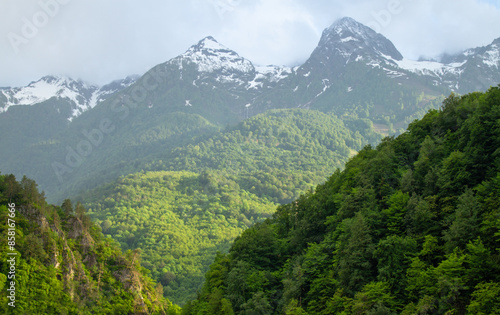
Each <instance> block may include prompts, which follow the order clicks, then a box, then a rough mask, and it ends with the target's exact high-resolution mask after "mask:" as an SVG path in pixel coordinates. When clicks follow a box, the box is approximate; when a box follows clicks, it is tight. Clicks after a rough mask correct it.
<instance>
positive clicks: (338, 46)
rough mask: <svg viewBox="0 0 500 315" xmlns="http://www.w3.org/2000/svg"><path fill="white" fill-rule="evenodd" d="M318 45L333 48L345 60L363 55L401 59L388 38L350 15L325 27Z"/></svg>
mask: <svg viewBox="0 0 500 315" xmlns="http://www.w3.org/2000/svg"><path fill="white" fill-rule="evenodd" d="M318 47H325V48H327V49H330V50H334V51H336V52H337V54H338V55H340V56H342V57H344V58H345V59H346V60H348V59H351V58H357V57H358V56H363V55H365V56H366V55H372V56H378V55H387V56H391V58H393V59H395V60H401V59H403V56H402V55H401V53H400V52H399V51H398V50H397V49H396V47H395V46H394V44H393V43H392V42H391V41H390V40H388V39H387V38H385V37H384V36H383V35H381V34H379V33H376V32H375V31H374V30H372V29H371V28H369V27H367V26H365V25H363V24H361V23H359V22H357V21H356V20H354V19H352V18H350V17H344V18H342V19H339V20H337V21H335V22H334V23H333V24H332V25H331V26H330V27H329V28H327V29H325V30H324V31H323V35H322V37H321V40H320V42H319V45H318Z"/></svg>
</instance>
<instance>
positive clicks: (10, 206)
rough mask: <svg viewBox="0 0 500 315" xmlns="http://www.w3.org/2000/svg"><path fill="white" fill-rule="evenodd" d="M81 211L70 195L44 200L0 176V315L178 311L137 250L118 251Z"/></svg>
mask: <svg viewBox="0 0 500 315" xmlns="http://www.w3.org/2000/svg"><path fill="white" fill-rule="evenodd" d="M85 212H86V211H85V208H84V207H83V206H82V205H81V204H80V203H78V204H76V205H75V206H73V205H72V203H71V201H70V200H65V201H64V203H63V204H62V205H61V206H60V207H59V206H53V205H49V204H47V203H46V201H45V196H44V194H43V193H39V192H38V189H37V184H36V183H35V182H34V181H33V180H30V179H28V178H26V177H24V178H23V179H22V180H21V181H20V182H18V181H16V179H15V177H14V176H13V175H0V234H1V235H2V239H1V241H0V242H1V247H2V251H1V252H0V312H1V313H2V314H179V313H180V307H178V306H177V305H172V303H171V302H170V301H169V300H167V299H165V298H164V297H163V286H162V285H161V284H159V283H158V284H156V283H155V282H154V281H153V280H152V279H151V278H150V276H149V272H148V271H147V269H145V268H144V267H141V265H140V252H139V251H137V250H136V251H131V250H129V251H126V252H122V251H121V249H120V246H119V244H117V243H116V241H114V240H113V239H111V238H109V237H104V235H103V234H102V233H101V230H100V228H99V226H98V225H96V224H94V223H92V221H91V219H90V217H89V216H87V215H86V213H85ZM12 292H14V294H13V293H12ZM11 297H15V298H11ZM9 303H10V304H9Z"/></svg>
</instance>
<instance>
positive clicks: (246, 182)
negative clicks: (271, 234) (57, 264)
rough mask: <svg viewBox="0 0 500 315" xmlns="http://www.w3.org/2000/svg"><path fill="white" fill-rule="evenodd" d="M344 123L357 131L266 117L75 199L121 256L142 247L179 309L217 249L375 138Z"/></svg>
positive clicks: (304, 116)
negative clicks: (117, 244)
mask: <svg viewBox="0 0 500 315" xmlns="http://www.w3.org/2000/svg"><path fill="white" fill-rule="evenodd" d="M347 123H350V124H353V125H356V126H357V128H358V129H359V130H360V131H361V133H360V132H356V133H353V132H351V131H350V130H349V129H348V128H347V127H346V126H345V124H344V123H343V122H342V121H340V120H339V119H338V118H337V117H335V116H334V115H329V114H324V113H321V112H318V111H312V110H311V111H308V110H302V109H294V110H274V111H270V112H267V113H265V114H261V115H257V116H255V117H252V118H250V119H248V120H246V121H243V122H241V123H240V124H238V125H236V126H233V127H228V128H227V130H225V131H224V132H221V133H219V134H217V135H214V136H207V137H205V138H204V139H202V140H200V141H197V142H194V143H193V144H189V145H187V146H185V147H179V148H176V149H174V150H172V151H170V152H165V153H162V154H159V155H157V156H155V158H154V160H153V161H151V162H147V163H145V165H144V169H145V170H146V172H141V173H135V174H131V175H129V176H126V177H123V178H121V179H119V180H118V181H116V182H113V183H111V184H109V185H106V186H103V187H99V188H97V189H95V190H93V191H91V192H89V193H86V194H84V195H82V196H81V197H79V198H78V199H79V200H81V201H82V202H83V203H84V204H85V206H86V207H88V208H89V211H90V215H91V216H92V217H93V218H94V219H96V220H97V222H98V223H99V224H100V225H101V227H102V228H103V232H104V233H105V234H107V235H111V236H112V237H113V238H114V239H116V240H117V241H119V242H120V244H121V245H122V248H123V249H137V248H140V249H142V250H143V257H144V266H145V267H146V268H148V269H149V270H151V272H152V277H153V278H154V279H155V280H157V281H159V282H161V283H162V284H163V285H165V290H164V292H165V296H166V297H168V298H170V299H172V300H173V301H174V302H176V303H183V302H185V301H187V300H188V299H192V298H194V296H195V292H196V290H197V289H199V287H200V286H201V284H202V282H203V274H204V273H205V271H206V270H207V268H208V266H209V264H210V263H211V262H212V261H213V259H214V257H215V254H216V252H217V251H222V252H227V250H228V249H229V246H230V243H231V242H232V241H233V240H234V238H235V237H236V236H238V235H239V234H240V233H241V232H242V231H243V230H244V229H246V228H248V227H249V226H251V225H252V224H254V223H256V222H260V221H263V220H264V218H268V217H270V216H271V214H272V213H273V212H274V209H275V208H276V206H277V203H286V202H290V201H291V200H293V199H296V198H298V197H299V196H300V195H301V194H303V193H304V192H306V191H309V190H310V189H312V188H313V187H314V185H316V184H318V183H321V182H324V181H325V180H326V177H327V174H330V173H332V172H333V171H334V170H335V169H337V168H340V167H342V166H343V164H344V162H345V161H347V159H348V157H349V156H350V155H352V154H353V153H354V152H356V150H360V149H361V148H362V146H363V145H364V144H366V143H367V142H368V140H367V139H370V141H373V142H374V141H376V139H378V137H379V135H378V134H375V133H374V132H373V129H372V127H371V125H370V124H369V123H367V122H366V121H364V120H359V119H353V120H348V121H347ZM165 170H172V171H165ZM178 170H188V171H191V172H196V173H191V172H186V171H178ZM158 218H160V219H159V220H158Z"/></svg>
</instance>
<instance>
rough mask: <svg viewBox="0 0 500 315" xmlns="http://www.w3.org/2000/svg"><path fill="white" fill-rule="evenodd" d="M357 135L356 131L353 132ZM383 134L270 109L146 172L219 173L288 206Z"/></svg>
mask: <svg viewBox="0 0 500 315" xmlns="http://www.w3.org/2000/svg"><path fill="white" fill-rule="evenodd" d="M352 130H356V131H352ZM380 137H381V136H380V134H377V133H375V132H374V131H373V124H372V123H371V122H370V121H369V120H367V119H358V118H351V119H350V118H348V117H346V118H344V120H343V121H342V120H341V119H339V118H338V117H337V116H335V115H333V114H325V113H322V112H319V111H315V110H304V109H286V110H271V111H268V112H266V113H264V114H260V115H256V116H254V117H252V118H250V119H247V120H245V121H243V122H240V123H239V124H237V125H235V126H232V127H228V128H227V129H226V130H225V131H223V132H221V133H219V134H216V135H213V136H210V137H207V138H206V139H202V140H200V141H197V142H195V143H192V144H189V145H186V146H185V147H178V148H175V149H173V150H172V151H170V152H165V153H164V154H161V155H157V156H155V160H153V161H151V163H147V164H146V165H145V166H144V169H145V170H154V171H155V170H174V171H177V170H187V171H192V172H198V173H200V172H202V171H204V170H207V169H212V170H219V171H223V172H225V173H226V176H229V177H232V178H234V180H235V181H237V182H238V184H239V185H240V186H241V187H242V188H244V189H246V190H248V191H250V192H252V193H255V194H257V195H258V196H261V197H265V198H271V199H272V200H273V201H275V202H280V203H286V202H290V201H292V200H294V199H296V198H298V197H299V196H300V195H301V194H302V193H304V192H305V191H306V190H309V189H310V188H312V187H314V186H315V185H317V184H318V183H322V182H324V181H325V180H326V178H327V176H328V174H331V173H332V172H333V171H335V170H336V169H337V168H342V167H343V165H344V163H345V162H346V161H347V160H348V158H349V157H350V156H352V154H354V153H355V152H357V151H358V150H360V149H361V148H362V147H363V146H364V145H365V144H367V143H375V142H376V141H378V140H379V139H380Z"/></svg>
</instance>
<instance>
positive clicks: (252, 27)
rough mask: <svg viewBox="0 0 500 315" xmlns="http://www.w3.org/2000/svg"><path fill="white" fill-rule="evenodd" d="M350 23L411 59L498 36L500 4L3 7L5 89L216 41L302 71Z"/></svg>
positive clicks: (147, 60) (28, 3) (220, 0)
mask: <svg viewBox="0 0 500 315" xmlns="http://www.w3.org/2000/svg"><path fill="white" fill-rule="evenodd" d="M343 16H350V17H352V18H354V19H356V20H358V21H359V22H361V23H364V24H365V25H368V26H370V27H372V28H373V29H375V30H376V31H377V32H379V33H382V34H383V35H385V36H386V37H387V38H389V39H390V40H391V41H392V42H393V43H394V45H395V46H396V48H398V49H399V51H400V52H401V53H402V54H403V56H404V57H405V58H408V59H418V58H419V57H420V56H436V55H439V54H441V53H443V52H449V53H453V52H458V51H461V50H464V49H466V48H472V47H478V46H484V45H488V44H490V43H491V42H492V41H493V40H494V39H495V38H498V37H500V0H418V1H414V0H351V1H347V0H141V1H139V0H23V1H19V0H1V2H0V53H1V55H0V86H23V85H26V84H28V83H29V82H31V81H35V80H38V79H39V78H40V77H42V76H44V75H47V74H57V75H67V76H70V77H72V78H75V79H82V80H85V81H88V82H90V83H96V84H105V83H108V82H110V81H112V80H115V79H119V78H123V77H125V76H127V75H130V74H143V73H144V72H145V71H147V70H148V69H150V68H151V67H153V66H155V65H157V64H159V63H162V62H165V61H167V60H169V59H171V58H173V57H175V56H177V55H179V54H181V53H183V52H184V51H186V50H187V49H188V48H189V47H190V46H191V45H193V44H195V43H197V42H198V41H199V40H200V39H202V38H204V37H205V36H208V35H212V36H214V37H215V38H216V39H217V41H219V42H220V43H221V44H223V45H225V46H227V47H228V48H231V49H233V50H235V51H236V52H238V53H239V54H240V55H241V56H243V57H245V58H247V59H249V60H251V61H252V62H253V63H254V64H258V65H267V64H278V65H297V64H300V63H302V62H303V61H305V60H306V59H307V58H308V57H309V55H310V54H311V52H312V51H313V49H314V48H315V47H316V45H317V43H318V41H319V39H320V36H321V32H322V31H323V29H325V28H326V27H328V26H330V25H331V24H332V23H333V22H334V21H335V20H336V19H338V18H341V17H343Z"/></svg>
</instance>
